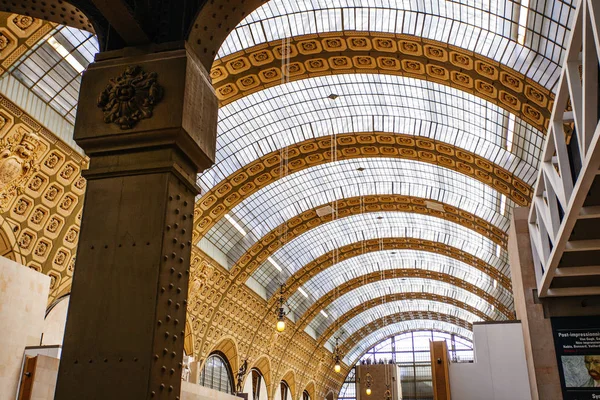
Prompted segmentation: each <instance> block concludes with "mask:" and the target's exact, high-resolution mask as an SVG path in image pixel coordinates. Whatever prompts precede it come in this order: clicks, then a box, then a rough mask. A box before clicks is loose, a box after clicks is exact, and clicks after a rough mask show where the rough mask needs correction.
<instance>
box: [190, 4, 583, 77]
mask: <svg viewBox="0 0 600 400" xmlns="http://www.w3.org/2000/svg"><path fill="white" fill-rule="evenodd" d="M261 5H262V7H260V8H259V6H261ZM573 9H574V5H572V4H570V3H569V2H566V1H565V2H561V3H559V4H557V5H556V6H554V7H552V8H547V7H546V6H545V3H540V4H538V3H533V4H531V6H530V7H528V8H527V9H523V8H522V7H518V6H516V5H514V4H513V3H512V2H508V1H505V2H503V3H501V4H494V6H492V5H491V4H481V5H477V4H475V3H469V4H460V3H457V4H451V5H448V4H446V3H445V2H442V1H440V0H437V1H433V2H426V3H406V2H397V1H393V2H390V3H385V4H382V3H378V2H373V1H361V2H358V3H357V2H348V1H334V2H331V1H328V2H314V1H294V2H291V1H289V0H280V1H275V0H272V1H269V2H267V3H264V2H262V1H260V0H250V1H246V2H244V4H241V5H236V7H231V6H225V7H223V4H222V3H221V2H219V1H215V2H208V3H206V4H205V5H204V7H203V8H202V9H201V11H200V13H199V14H198V16H197V18H196V23H195V24H194V26H193V28H192V30H191V32H190V35H189V38H188V40H189V42H190V43H191V45H192V46H193V47H194V48H195V49H196V51H197V53H198V54H199V55H200V57H201V60H202V62H203V63H204V65H205V66H206V68H207V69H209V68H210V65H211V62H212V59H213V58H214V57H215V56H216V55H217V52H218V53H219V56H224V55H226V54H228V53H232V52H235V51H238V50H241V49H243V48H247V47H250V46H253V45H255V44H259V43H264V42H268V41H270V40H278V39H281V38H284V37H288V36H297V35H302V34H318V33H329V32H331V31H348V30H349V31H352V30H363V31H370V32H394V33H401V34H413V35H416V36H421V37H426V38H427V39H433V40H439V41H442V42H446V43H450V44H452V45H454V46H458V47H463V48H466V49H468V50H470V51H477V52H478V53H480V54H482V55H485V56H488V57H491V58H494V59H496V60H497V61H503V60H507V62H509V63H510V64H513V65H518V66H519V67H520V69H521V70H522V72H523V73H527V74H528V75H530V76H532V77H534V78H538V79H541V78H542V77H543V78H544V80H545V81H548V80H550V83H548V85H549V86H552V84H553V83H554V80H551V79H550V77H554V75H556V71H555V70H556V69H558V68H559V66H558V65H557V64H558V62H559V60H560V58H561V55H562V52H563V51H564V44H563V43H562V42H561V41H560V40H561V39H562V40H563V41H564V40H565V39H564V38H565V36H568V35H566V31H567V30H568V25H569V24H570V22H571V19H572V14H573ZM520 11H521V12H523V13H524V12H527V11H529V12H530V13H531V14H533V16H534V19H535V21H536V24H542V25H544V26H547V27H548V29H547V30H545V31H544V32H553V36H552V37H546V36H545V35H543V33H541V32H540V31H539V29H537V30H536V29H534V27H533V24H532V23H528V21H527V20H525V25H524V26H519V23H521V21H520V18H519V14H520ZM557 15H560V17H557ZM565 21H566V22H565ZM565 25H566V26H565ZM536 26H537V25H536ZM517 33H519V35H521V34H523V36H522V37H521V36H518V35H517ZM224 41H225V43H223V42H224ZM521 43H523V44H521ZM542 44H543V45H542ZM219 48H221V50H219ZM515 58H516V59H515ZM520 59H527V60H529V62H530V63H533V62H534V61H535V64H536V66H537V68H535V69H532V70H527V68H526V67H525V66H523V61H521V60H520ZM540 70H541V71H540ZM546 75H550V76H546Z"/></svg>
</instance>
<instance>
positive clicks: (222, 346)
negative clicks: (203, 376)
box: [201, 336, 240, 373]
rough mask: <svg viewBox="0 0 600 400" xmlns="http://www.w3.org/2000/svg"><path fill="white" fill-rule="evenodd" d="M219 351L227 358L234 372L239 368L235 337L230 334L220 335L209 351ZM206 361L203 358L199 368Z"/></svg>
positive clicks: (202, 366)
mask: <svg viewBox="0 0 600 400" xmlns="http://www.w3.org/2000/svg"><path fill="white" fill-rule="evenodd" d="M216 351H218V352H220V353H222V354H223V355H225V357H226V358H227V362H229V365H230V366H231V370H232V371H233V372H234V373H235V372H236V371H237V370H238V368H239V364H240V363H239V353H238V345H237V342H236V340H235V338H233V337H231V336H224V337H222V338H221V339H220V340H219V342H218V343H217V344H215V345H214V346H213V347H212V349H211V350H210V353H208V354H212V353H214V352H216ZM205 363H206V359H204V360H203V362H202V365H201V369H202V368H204V364H205Z"/></svg>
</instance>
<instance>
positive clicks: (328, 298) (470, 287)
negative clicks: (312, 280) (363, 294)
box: [296, 269, 514, 332]
mask: <svg viewBox="0 0 600 400" xmlns="http://www.w3.org/2000/svg"><path fill="white" fill-rule="evenodd" d="M397 278H423V279H430V280H433V281H441V282H446V283H448V284H451V285H454V286H456V287H459V288H462V289H464V290H466V291H468V292H471V293H472V294H474V295H475V296H477V297H480V298H481V299H483V300H485V301H486V302H487V303H489V304H491V305H492V306H494V307H495V309H497V310H498V311H499V312H500V313H502V314H503V315H504V316H505V317H506V318H507V319H512V318H513V316H514V313H513V311H512V310H510V309H509V308H508V307H507V306H506V305H504V304H502V302H500V301H499V300H498V299H496V298H495V297H494V296H492V295H490V294H489V293H487V292H486V291H484V290H482V289H481V288H479V287H478V286H476V285H474V284H472V283H469V282H466V281H463V280H460V279H457V278H456V277H455V276H452V275H449V274H445V273H441V272H434V271H424V270H420V269H390V270H383V271H377V272H372V273H369V274H366V275H362V276H359V277H356V278H353V279H350V280H348V281H346V282H344V283H343V284H342V285H340V286H339V287H337V288H336V289H334V290H331V291H330V292H328V293H327V294H326V295H325V296H321V297H320V298H319V299H318V301H317V302H315V303H314V304H312V305H311V306H310V307H309V308H308V310H307V311H306V312H304V313H303V314H302V315H301V316H300V318H299V319H298V320H297V321H296V329H297V330H298V331H300V332H301V331H303V330H304V328H306V326H307V325H308V324H309V323H310V322H311V321H312V320H313V318H314V317H315V316H316V315H317V314H318V313H319V312H320V311H321V310H323V309H324V308H326V307H327V306H328V305H329V304H331V303H332V302H333V301H335V299H336V298H338V297H340V296H343V295H344V294H346V293H348V292H350V291H352V290H354V289H356V288H358V287H360V286H362V285H365V284H368V283H372V282H378V281H382V280H388V279H397Z"/></svg>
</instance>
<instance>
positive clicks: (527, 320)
mask: <svg viewBox="0 0 600 400" xmlns="http://www.w3.org/2000/svg"><path fill="white" fill-rule="evenodd" d="M528 214H529V209H527V208H524V207H515V208H514V210H513V216H512V222H511V226H510V230H509V234H508V255H509V262H510V271H511V277H512V284H513V294H514V301H515V310H516V313H517V319H519V320H521V326H522V327H523V339H524V343H525V358H526V360H527V369H528V371H529V386H530V388H531V398H532V399H533V400H539V399H542V400H560V399H562V391H561V386H560V378H559V375H558V365H557V362H556V355H555V350H554V338H553V336H552V326H551V324H550V319H548V318H545V317H544V309H543V306H542V304H539V303H536V300H535V294H534V290H537V280H536V276H535V270H534V264H533V255H532V251H531V242H530V238H529V224H528V222H527V217H528Z"/></svg>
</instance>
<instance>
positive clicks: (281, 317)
mask: <svg viewBox="0 0 600 400" xmlns="http://www.w3.org/2000/svg"><path fill="white" fill-rule="evenodd" d="M284 288H285V285H283V284H282V285H281V286H280V287H279V308H278V310H277V324H276V325H275V329H276V330H277V332H280V333H281V332H283V331H285V317H286V316H287V315H288V314H289V313H290V311H291V310H290V306H289V304H287V302H286V299H285V297H284V295H283V293H284V291H285V289H284ZM284 305H285V306H287V308H288V310H287V311H285V308H284Z"/></svg>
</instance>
